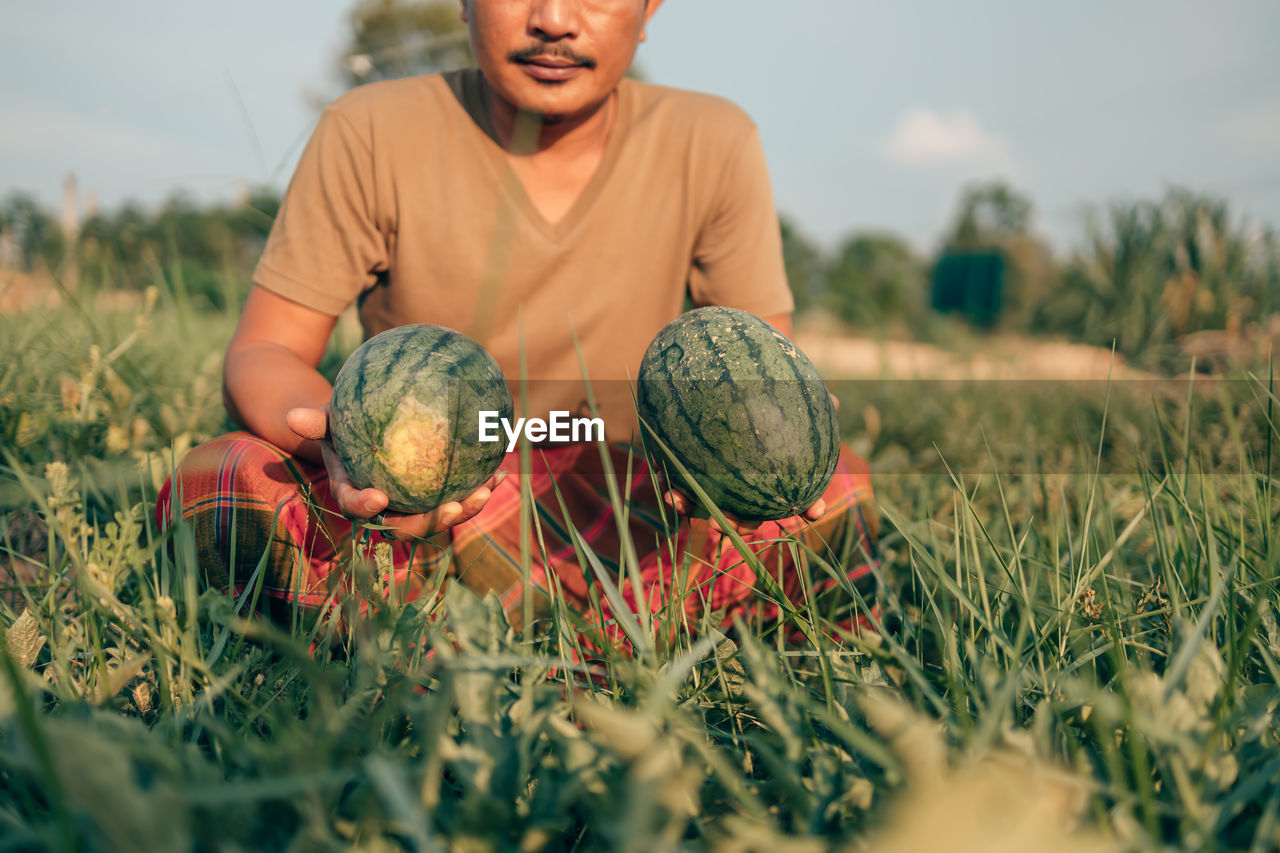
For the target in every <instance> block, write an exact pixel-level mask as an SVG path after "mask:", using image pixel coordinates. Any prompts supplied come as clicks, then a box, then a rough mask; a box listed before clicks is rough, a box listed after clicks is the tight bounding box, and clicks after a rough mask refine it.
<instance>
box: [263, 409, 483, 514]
mask: <svg viewBox="0 0 1280 853" xmlns="http://www.w3.org/2000/svg"><path fill="white" fill-rule="evenodd" d="M285 421H286V422H287V423H288V424H289V429H291V430H293V431H294V433H296V434H297V435H298V436H299V437H301V438H304V439H310V440H313V441H318V442H319V443H320V455H321V458H322V459H323V461H324V466H325V470H326V471H327V472H328V474H329V488H330V492H331V494H332V495H333V499H334V501H336V502H337V504H338V509H340V510H341V511H342V514H343V515H346V516H348V517H350V518H357V519H365V520H369V519H374V517H375V516H378V518H377V519H376V522H377V523H378V524H380V525H383V526H385V528H386V529H384V530H383V531H382V535H383V536H386V537H388V538H391V539H413V538H422V537H425V536H430V535H431V534H433V533H438V532H440V531H442V530H447V529H448V528H450V527H453V526H454V525H455V524H461V523H462V522H464V521H467V520H468V519H470V518H473V517H474V516H475V515H476V514H477V513H478V512H480V510H482V509H484V506H485V504H486V503H488V501H489V497H490V496H491V495H492V494H493V490H494V489H496V488H497V487H498V486H499V485H500V484H501V483H502V481H503V480H504V479H506V476H507V472H506V471H499V472H497V473H496V474H494V475H493V476H492V477H490V478H489V480H488V481H487V482H485V483H484V484H482V485H481V486H480V487H479V488H477V489H476V490H475V491H473V492H472V493H471V494H469V495H467V496H466V497H465V498H463V499H462V500H461V501H449V502H448V503H443V504H441V505H440V506H438V507H436V508H435V509H433V510H431V511H430V512H422V513H399V512H385V510H386V508H387V495H386V493H385V492H382V491H381V490H379V489H361V488H357V487H356V486H355V484H353V483H352V482H351V477H350V476H348V474H347V471H346V468H344V467H343V465H342V460H341V459H339V458H338V454H337V452H336V451H335V450H334V449H333V442H331V441H330V440H329V412H328V410H326V409H312V408H303V407H298V408H293V409H290V410H289V411H288V413H287V414H286V415H285Z"/></svg>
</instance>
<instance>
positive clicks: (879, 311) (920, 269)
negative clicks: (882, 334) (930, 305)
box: [826, 232, 925, 327]
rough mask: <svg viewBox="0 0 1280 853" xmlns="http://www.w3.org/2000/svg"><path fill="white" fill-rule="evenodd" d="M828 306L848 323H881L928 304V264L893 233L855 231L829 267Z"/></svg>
mask: <svg viewBox="0 0 1280 853" xmlns="http://www.w3.org/2000/svg"><path fill="white" fill-rule="evenodd" d="M826 282H827V305H828V307H829V308H830V309H831V311H832V312H833V313H834V314H835V315H836V316H838V317H839V318H840V319H842V320H844V321H845V322H848V323H852V324H854V325H858V326H863V327H879V326H883V325H884V324H886V323H889V322H893V321H902V320H911V319H913V318H915V317H918V316H920V314H921V312H922V311H923V309H924V304H925V302H924V293H925V265H924V263H923V262H922V261H921V260H920V258H919V257H917V256H916V254H915V252H913V251H912V250H911V247H910V246H909V245H908V244H907V243H906V242H905V241H903V240H902V239H901V238H899V237H896V236H894V235H892V234H883V233H874V232H873V233H863V234H854V235H853V236H851V237H849V238H847V239H846V240H845V241H844V242H843V243H842V244H841V246H840V249H839V250H838V252H837V253H836V256H835V258H834V259H833V260H832V261H831V263H830V264H828V266H827V273H826Z"/></svg>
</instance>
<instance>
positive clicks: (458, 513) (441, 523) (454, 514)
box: [383, 501, 462, 539]
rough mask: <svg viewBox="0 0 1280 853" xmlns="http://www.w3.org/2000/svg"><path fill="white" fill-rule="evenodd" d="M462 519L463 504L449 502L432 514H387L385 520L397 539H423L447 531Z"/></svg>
mask: <svg viewBox="0 0 1280 853" xmlns="http://www.w3.org/2000/svg"><path fill="white" fill-rule="evenodd" d="M460 518H462V504H460V503H458V502H457V501H449V502H448V503H443V504H440V506H438V507H436V508H435V509H433V510H431V511H430V512H419V513H412V514H408V515H402V514H400V513H392V512H389V513H386V514H385V515H383V520H384V521H385V522H386V524H387V526H388V527H390V528H392V531H393V532H394V534H395V535H394V536H393V537H392V538H395V539H415V538H416V539H423V538H426V537H427V536H431V535H432V534H434V533H439V532H440V531H442V530H446V529H448V528H449V527H451V526H453V525H454V524H457V523H458V520H459V519H460Z"/></svg>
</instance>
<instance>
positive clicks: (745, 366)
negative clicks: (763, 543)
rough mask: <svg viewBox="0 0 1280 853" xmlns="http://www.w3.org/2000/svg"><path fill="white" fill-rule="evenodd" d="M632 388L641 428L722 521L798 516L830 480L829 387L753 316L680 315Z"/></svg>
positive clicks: (834, 442)
mask: <svg viewBox="0 0 1280 853" xmlns="http://www.w3.org/2000/svg"><path fill="white" fill-rule="evenodd" d="M637 385H638V388H637V397H638V411H639V414H640V417H641V419H642V421H643V422H644V423H645V424H646V425H647V426H648V427H649V428H650V429H651V430H653V433H654V434H655V435H656V436H657V437H658V438H660V439H661V440H662V442H663V443H664V444H665V445H666V446H667V447H668V448H669V449H670V451H671V452H672V453H673V454H674V455H675V457H676V458H677V459H678V460H679V461H680V464H681V465H683V466H684V467H685V468H686V469H688V471H689V473H690V474H691V475H692V476H693V477H694V478H695V479H696V480H697V482H698V484H699V485H701V486H702V488H703V489H704V490H705V491H706V492H707V494H708V496H709V497H710V498H711V499H712V500H713V501H714V502H715V504H716V506H718V507H720V509H721V510H722V511H723V512H725V513H727V514H728V515H731V516H734V517H736V518H738V519H741V520H743V521H766V520H771V519H779V518H786V517H788V516H792V515H796V514H797V513H800V512H802V511H804V510H805V509H807V508H808V507H810V506H812V505H813V503H814V502H815V501H817V499H818V498H819V497H820V496H821V495H822V493H823V492H824V491H825V490H826V487H827V484H828V483H829V482H830V481H831V476H832V474H833V473H834V472H835V468H836V461H837V459H838V458H839V456H840V431H839V428H838V426H837V423H836V410H835V406H834V405H833V404H832V402H831V397H830V395H829V394H828V393H827V388H826V385H825V384H823V382H822V379H821V377H820V376H819V375H818V371H817V370H816V369H815V368H814V366H813V363H812V362H810V361H809V359H808V357H807V356H805V354H804V353H803V352H801V351H800V350H799V349H798V348H797V347H796V345H795V344H793V343H792V342H791V340H790V339H788V338H787V337H786V336H785V335H783V334H782V333H781V332H779V331H778V330H777V329H775V328H773V327H772V326H770V325H769V324H768V323H766V322H764V321H763V320H761V319H760V318H759V317H756V316H755V315H753V314H748V313H747V312H745V311H739V310H736V309H732V308H698V309H695V310H693V311H690V312H688V313H686V314H683V315H681V316H680V317H677V318H676V319H675V320H673V321H672V322H671V323H669V324H668V325H667V326H666V327H665V328H663V329H662V331H660V332H659V333H658V335H657V337H655V338H654V339H653V343H651V344H650V345H649V349H648V350H647V351H646V352H645V355H644V360H643V362H642V363H641V365H640V374H639V377H638V381H637ZM676 482H679V480H678V479H677V480H676ZM689 494H692V492H689Z"/></svg>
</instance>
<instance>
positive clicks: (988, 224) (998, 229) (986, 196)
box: [947, 181, 1032, 248]
mask: <svg viewBox="0 0 1280 853" xmlns="http://www.w3.org/2000/svg"><path fill="white" fill-rule="evenodd" d="M1031 211H1032V206H1031V200H1030V199H1028V198H1027V197H1026V196H1024V195H1022V194H1021V193H1019V192H1017V191H1016V190H1014V189H1013V188H1011V187H1010V186H1009V185H1007V184H1005V183H1004V182H1003V181H992V182H990V183H985V184H971V185H970V186H968V187H966V188H965V189H964V191H963V192H962V193H961V196H960V210H959V212H958V213H957V215H956V222H955V225H953V226H952V228H951V234H950V235H949V236H948V238H947V245H949V246H952V247H957V248H987V247H991V246H998V245H999V244H1001V243H1002V242H1004V241H1005V240H1008V239H1009V238H1011V237H1018V236H1021V235H1023V234H1026V233H1027V232H1028V231H1029V230H1030V226H1031Z"/></svg>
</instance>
